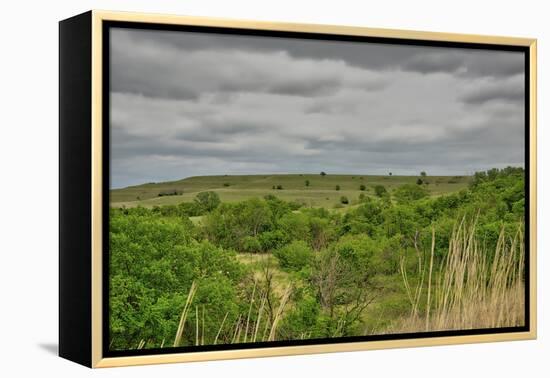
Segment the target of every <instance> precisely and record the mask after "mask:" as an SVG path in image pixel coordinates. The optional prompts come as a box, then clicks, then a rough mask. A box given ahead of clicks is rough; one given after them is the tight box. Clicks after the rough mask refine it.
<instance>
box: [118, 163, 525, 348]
mask: <svg viewBox="0 0 550 378" xmlns="http://www.w3.org/2000/svg"><path fill="white" fill-rule="evenodd" d="M422 176H423V178H424V180H427V179H429V178H426V177H425V175H422ZM327 177H329V176H327ZM306 186H307V184H306ZM524 187H525V185H524V171H523V169H521V168H506V169H502V170H497V169H494V170H490V171H487V172H481V173H476V174H475V175H474V178H473V180H472V183H471V185H470V187H469V188H467V189H464V190H461V191H458V192H455V193H451V194H447V195H441V196H429V193H428V191H427V190H426V189H425V185H416V184H406V185H402V186H401V187H399V188H397V189H395V190H392V191H388V190H386V188H385V187H384V186H382V185H377V186H375V187H374V195H369V192H368V191H367V192H361V194H362V196H361V200H360V202H359V203H353V204H350V205H347V203H348V201H347V198H345V200H346V202H344V200H343V199H344V197H342V203H343V204H346V206H345V207H344V208H343V209H326V208H319V207H317V208H310V207H301V206H300V205H298V204H297V203H295V202H288V201H283V200H281V199H279V198H277V197H276V196H274V195H268V196H265V197H264V198H253V199H248V200H244V201H240V202H234V203H226V202H220V198H219V197H218V196H217V195H216V193H214V192H203V193H199V194H198V195H197V196H196V198H195V200H194V201H193V202H185V203H181V204H179V205H167V206H159V207H155V208H152V209H147V208H143V207H136V208H120V209H111V212H110V253H111V254H110V343H111V346H112V348H114V349H133V348H137V347H138V346H139V345H140V343H141V344H142V346H143V345H144V347H145V348H151V347H159V346H161V345H164V346H171V345H172V342H173V341H174V335H175V333H176V330H177V328H178V323H179V320H180V316H181V313H182V309H183V307H184V305H185V302H186V300H187V295H188V293H189V290H190V288H191V285H192V283H193V282H195V283H196V285H197V288H198V289H197V293H196V295H195V296H194V298H193V300H192V305H191V311H190V312H189V315H188V317H187V320H186V322H187V325H186V328H185V331H184V333H183V335H184V337H183V341H182V343H181V344H182V345H195V344H197V343H199V344H203V343H204V344H209V343H213V341H214V340H216V337H217V336H218V338H217V342H218V343H230V342H239V341H245V340H246V338H247V337H250V338H252V336H251V335H252V334H253V333H254V331H252V329H253V327H252V324H253V323H254V322H257V324H258V327H257V328H258V329H260V330H259V331H257V333H258V334H259V335H260V336H258V340H260V341H264V340H268V339H269V333H270V332H269V330H270V329H271V328H272V325H273V323H276V324H277V326H276V327H274V331H273V333H274V337H273V338H272V339H296V338H313V337H335V336H348V335H361V334H364V333H365V332H369V330H368V327H370V326H371V323H372V321H373V320H372V319H373V318H380V314H381V313H384V314H385V315H384V317H385V318H390V319H391V318H396V317H398V316H400V315H402V314H403V313H404V312H405V311H407V310H406V307H405V306H404V305H403V304H406V302H407V299H406V297H405V296H404V294H403V291H402V288H401V287H400V286H399V285H398V284H396V282H398V281H399V280H400V278H399V269H400V261H401V259H402V257H404V256H405V257H406V256H415V255H416V253H417V251H419V250H426V249H428V248H429V246H430V245H431V234H432V232H431V230H432V227H433V228H434V229H435V234H436V235H437V238H436V245H435V258H436V261H435V264H439V263H440V262H441V261H442V259H443V258H444V256H445V254H446V253H447V250H448V246H449V238H450V237H451V233H452V229H453V226H454V225H455V224H456V222H457V220H458V219H461V218H462V217H470V218H474V217H475V218H477V220H478V221H477V224H478V227H477V229H476V232H477V233H478V236H479V238H480V240H482V241H483V243H484V246H485V247H486V250H487V251H491V250H494V246H495V245H496V243H497V241H498V237H499V233H500V231H501V230H502V228H505V229H510V230H513V229H517V227H518V224H520V223H521V222H522V221H523V217H524V205H525V193H524ZM359 189H360V190H361V191H363V188H361V187H359ZM190 217H192V218H196V217H199V218H200V219H198V220H196V219H194V220H193V221H192V220H190ZM244 254H246V255H247V256H252V257H253V256H257V257H258V258H260V259H261V258H263V257H264V256H265V258H266V259H268V260H265V261H269V259H273V258H274V261H275V262H274V265H273V266H268V265H266V264H264V263H254V264H253V263H249V262H247V261H244V259H243V258H241V257H240V256H242V255H244ZM254 261H256V260H254ZM258 261H260V262H261V261H264V260H258ZM411 261H412V260H411ZM407 269H409V270H411V271H414V270H415V269H416V265H415V264H413V263H412V264H410V266H407ZM274 272H275V273H274ZM284 288H288V290H289V293H291V294H290V296H289V299H288V303H286V302H285V300H286V299H285V296H284ZM251 298H257V300H256V301H251ZM258 298H263V301H262V300H261V299H258ZM261 303H265V304H264V307H263V308H265V315H263V317H262V316H259V315H257V314H262V312H261V311H263V310H262V309H260V304H261ZM374 304H377V306H375V305H374ZM279 306H281V307H282V310H281V311H282V312H281V314H280V317H281V319H279V321H278V323H277V320H276V319H277V309H278V307H279ZM371 308H372V310H370V309H371ZM380 308H383V309H382V310H381V309H380ZM370 311H372V312H370ZM383 311H385V312H383ZM371 314H372V316H371ZM377 314H378V315H377ZM245 320H246V321H245ZM249 323H250V325H249ZM264 324H265V326H264ZM199 325H200V327H199ZM199 328H200V332H199V333H200V340H199V333H197V331H196V329H199ZM264 328H265V330H267V331H263V330H264ZM237 330H238V334H239V336H236V335H237V333H236V331H237ZM262 331H263V332H262ZM241 333H242V334H241ZM249 335H250V336H249ZM249 340H250V339H249Z"/></svg>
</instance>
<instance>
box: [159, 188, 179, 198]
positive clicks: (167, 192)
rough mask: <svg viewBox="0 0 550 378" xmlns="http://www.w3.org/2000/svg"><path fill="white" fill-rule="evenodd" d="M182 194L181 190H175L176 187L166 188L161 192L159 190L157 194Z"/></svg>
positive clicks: (162, 195) (161, 195) (160, 195)
mask: <svg viewBox="0 0 550 378" xmlns="http://www.w3.org/2000/svg"><path fill="white" fill-rule="evenodd" d="M182 194H183V190H177V189H166V190H163V191H161V192H159V194H158V196H159V197H164V196H180V195H182Z"/></svg>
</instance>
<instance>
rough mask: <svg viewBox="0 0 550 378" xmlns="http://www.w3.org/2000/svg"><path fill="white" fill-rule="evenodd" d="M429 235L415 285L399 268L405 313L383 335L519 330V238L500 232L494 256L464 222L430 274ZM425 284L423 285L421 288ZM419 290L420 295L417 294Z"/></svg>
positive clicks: (521, 247)
mask: <svg viewBox="0 0 550 378" xmlns="http://www.w3.org/2000/svg"><path fill="white" fill-rule="evenodd" d="M435 238H436V235H435V232H434V231H433V230H432V246H431V250H430V257H429V263H428V264H423V261H422V259H423V258H422V256H421V254H419V255H418V256H419V257H418V259H419V266H420V267H421V266H422V265H424V268H422V269H419V271H420V273H419V274H418V277H417V280H416V282H417V283H416V285H414V287H413V285H412V283H411V280H410V279H409V277H408V275H407V271H406V264H405V261H404V260H402V262H401V274H402V278H403V283H404V286H405V291H406V292H407V295H408V298H409V301H410V303H411V313H410V315H409V316H408V317H406V318H403V319H400V320H399V321H398V322H396V324H394V326H392V327H391V328H390V329H389V330H388V332H420V331H440V330H457V329H476V328H497V327H510V326H521V325H523V324H524V321H525V320H524V308H525V307H524V304H525V290H524V288H525V286H524V285H525V283H524V259H525V253H524V235H523V232H522V229H521V227H518V230H517V231H516V233H515V235H513V236H508V235H506V233H505V231H504V229H503V230H502V231H501V232H500V235H499V238H498V242H497V245H496V248H495V251H494V254H490V253H488V251H487V250H485V249H484V248H483V247H482V246H481V244H480V243H479V241H478V240H477V238H476V221H475V220H474V221H472V222H469V223H468V222H467V221H466V220H465V219H464V218H463V219H462V220H461V221H460V222H459V223H458V224H457V225H456V226H455V228H454V230H453V232H452V236H451V239H450V242H449V250H448V254H447V256H446V257H445V259H444V260H443V261H442V263H441V264H440V266H439V267H438V268H437V269H435V270H434V267H433V261H434V249H435ZM426 281H427V283H426ZM423 290H426V293H425V294H423Z"/></svg>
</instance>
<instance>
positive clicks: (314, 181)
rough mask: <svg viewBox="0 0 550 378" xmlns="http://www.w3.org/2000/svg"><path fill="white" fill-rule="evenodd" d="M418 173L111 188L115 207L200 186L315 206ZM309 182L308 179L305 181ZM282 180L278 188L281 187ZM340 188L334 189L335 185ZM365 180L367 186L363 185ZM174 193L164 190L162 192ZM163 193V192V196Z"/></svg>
mask: <svg viewBox="0 0 550 378" xmlns="http://www.w3.org/2000/svg"><path fill="white" fill-rule="evenodd" d="M418 178H419V177H418V176H389V175H387V176H369V175H332V174H327V175H325V176H321V175H320V174H287V175H283V174H279V175H241V176H233V175H225V176H197V177H189V178H186V179H183V180H178V181H171V182H162V183H148V184H143V185H137V186H130V187H127V188H122V189H114V190H111V193H110V195H111V206H113V207H121V206H126V207H135V206H144V207H153V206H161V205H177V204H179V203H181V202H186V201H192V200H193V198H194V197H195V195H196V194H197V193H199V192H202V191H214V192H216V193H217V194H218V195H219V197H220V199H221V200H222V202H239V201H242V200H246V199H249V198H255V197H257V198H261V197H263V196H265V195H268V194H274V195H276V196H277V197H278V198H281V199H283V200H285V201H299V202H302V203H304V204H305V205H307V206H312V207H333V206H334V205H336V204H338V203H339V201H340V198H341V197H342V196H347V197H348V198H349V199H350V200H351V201H352V202H357V200H358V197H359V195H360V194H361V193H364V194H365V195H371V196H373V195H374V190H373V188H374V186H375V185H383V186H384V187H386V188H387V189H388V190H393V189H395V188H397V187H399V186H401V185H404V184H416V182H417V180H418ZM471 179H472V178H471V176H427V177H422V178H421V180H423V183H424V184H423V186H424V187H425V188H426V190H427V191H428V193H429V194H430V195H433V196H437V195H442V194H446V193H452V192H456V191H459V190H461V189H464V188H466V187H467V186H468V184H469V182H470V181H471ZM306 181H307V182H308V184H306ZM279 185H280V187H281V188H280V189H277V187H278V186H279ZM337 185H338V186H339V187H340V189H339V190H336V186H337ZM361 185H364V190H361ZM171 192H174V193H177V194H176V195H162V194H163V193H171ZM159 194H160V196H159Z"/></svg>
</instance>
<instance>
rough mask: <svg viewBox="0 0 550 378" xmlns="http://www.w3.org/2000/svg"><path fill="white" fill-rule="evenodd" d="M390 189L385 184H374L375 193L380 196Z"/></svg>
mask: <svg viewBox="0 0 550 378" xmlns="http://www.w3.org/2000/svg"><path fill="white" fill-rule="evenodd" d="M386 193H388V191H387V190H386V188H385V187H384V185H375V186H374V194H376V195H377V196H378V197H383V196H384V195H385V194H386Z"/></svg>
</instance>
